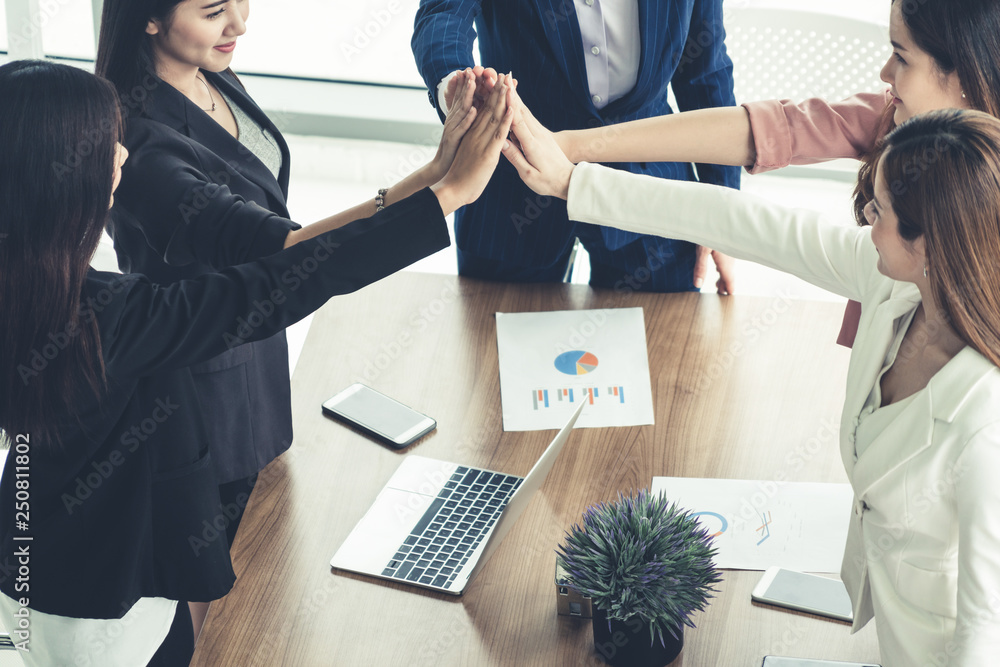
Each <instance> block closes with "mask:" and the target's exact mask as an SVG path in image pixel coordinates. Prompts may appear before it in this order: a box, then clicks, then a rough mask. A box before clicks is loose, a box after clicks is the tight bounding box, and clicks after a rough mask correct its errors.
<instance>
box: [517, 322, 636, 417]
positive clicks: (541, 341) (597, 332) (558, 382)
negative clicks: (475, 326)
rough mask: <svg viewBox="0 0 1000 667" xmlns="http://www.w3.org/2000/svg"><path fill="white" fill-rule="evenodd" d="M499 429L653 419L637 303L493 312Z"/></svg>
mask: <svg viewBox="0 0 1000 667" xmlns="http://www.w3.org/2000/svg"><path fill="white" fill-rule="evenodd" d="M497 348H498V351H499V356H500V393H501V400H502V403H503V418H504V430H506V431H533V430H541V429H549V428H558V427H559V426H560V425H561V422H562V421H565V413H566V412H567V411H568V410H569V409H570V406H575V405H579V404H580V402H584V403H586V404H587V407H586V408H585V409H584V411H583V414H582V415H581V416H580V420H579V422H577V426H580V427H602V426H634V425H639V424H652V423H653V405H652V390H651V387H650V382H649V362H648V359H647V355H646V332H645V324H644V320H643V316H642V309H641V308H619V309H607V310H596V311H595V310H581V311H556V312H549V313H515V314H509V313H497Z"/></svg>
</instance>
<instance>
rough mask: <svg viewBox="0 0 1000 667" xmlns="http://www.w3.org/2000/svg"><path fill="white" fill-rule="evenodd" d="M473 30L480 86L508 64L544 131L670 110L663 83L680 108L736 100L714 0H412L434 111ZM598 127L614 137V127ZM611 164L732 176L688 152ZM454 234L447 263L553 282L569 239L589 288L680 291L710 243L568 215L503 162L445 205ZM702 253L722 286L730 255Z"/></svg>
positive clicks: (708, 178) (698, 279)
mask: <svg viewBox="0 0 1000 667" xmlns="http://www.w3.org/2000/svg"><path fill="white" fill-rule="evenodd" d="M477 35H478V38H479V48H480V54H481V57H482V63H483V64H485V65H487V66H488V68H489V69H486V70H484V69H483V68H482V67H477V68H475V72H476V73H477V74H479V75H480V80H485V83H484V86H485V87H488V86H489V85H490V84H489V81H490V79H492V78H495V73H496V72H497V71H502V72H508V71H510V72H513V73H514V75H515V76H516V77H517V80H518V93H519V95H520V96H521V98H522V99H523V100H524V102H525V104H527V105H528V107H529V108H531V109H532V110H533V112H534V114H535V116H536V117H537V118H538V120H539V121H541V122H542V123H543V124H544V125H545V126H546V127H549V128H550V129H552V130H553V131H556V130H567V129H583V128H591V127H601V126H612V125H614V124H616V123H620V122H623V121H628V120H636V119H640V118H648V117H652V116H659V115H663V114H669V113H672V109H671V108H670V106H669V105H668V103H667V87H668V85H669V86H671V87H672V88H673V92H674V96H675V97H676V99H677V105H678V106H679V107H680V109H681V110H689V109H700V108H706V107H717V106H733V105H734V104H735V99H734V96H733V75H732V61H731V60H730V59H729V57H728V56H727V55H726V49H725V45H724V39H725V31H724V29H723V25H722V0H421V1H420V7H419V9H418V11H417V16H416V20H415V24H414V34H413V39H412V41H411V46H412V48H413V53H414V56H415V58H416V62H417V67H418V68H419V70H420V74H421V76H422V77H423V79H424V81H425V82H426V84H427V87H428V94H429V97H430V100H431V104H433V105H434V107H435V108H436V109H437V111H438V113H439V114H440V116H441V118H442V120H443V119H444V118H445V116H446V114H447V108H448V102H449V98H450V96H451V90H450V87H449V85H448V84H449V82H450V81H451V80H452V77H453V76H454V73H455V72H457V71H459V70H464V69H466V68H468V67H471V66H472V65H473V55H472V48H473V41H474V40H475V39H476V37H477ZM606 137H607V140H608V141H614V129H613V127H608V131H607V134H606ZM609 166H613V167H617V168H620V169H625V170H628V171H631V172H636V173H645V174H651V175H653V176H659V177H662V178H671V179H678V180H689V181H694V180H700V181H702V182H706V183H714V184H717V185H725V186H729V187H732V188H739V179H740V173H739V168H737V167H726V166H718V165H707V164H699V165H697V176H696V174H695V168H694V167H695V166H694V165H691V164H686V163H676V162H660V163H652V162H649V163H646V162H640V163H626V164H614V165H609ZM664 215H669V211H664ZM455 233H456V237H457V238H456V240H457V246H458V270H459V273H460V274H461V275H465V276H471V277H476V278H484V279H490V280H504V281H516V282H556V281H560V280H562V279H563V277H564V276H565V275H566V273H567V267H568V264H569V261H570V255H571V251H572V248H573V242H574V238H579V239H580V241H581V243H583V245H584V247H586V248H587V251H588V252H589V254H590V260H591V279H590V284H591V285H592V286H594V287H606V288H613V289H616V290H618V291H620V292H631V291H656V292H679V291H688V290H693V289H697V288H700V287H701V283H702V281H703V279H704V277H705V276H706V275H707V273H708V270H709V267H710V265H709V260H708V256H709V253H710V252H711V251H709V250H707V249H697V248H696V246H694V245H692V244H690V243H687V242H685V241H676V240H669V239H663V238H659V237H655V236H642V235H638V234H633V233H630V232H624V231H619V230H616V229H611V228H606V227H597V226H593V225H587V224H583V223H576V222H572V221H570V220H569V219H568V218H567V215H566V206H565V202H562V201H560V200H557V199H551V198H546V197H539V196H537V195H535V194H534V193H533V192H531V190H529V189H528V188H527V187H526V186H525V185H524V184H523V183H522V182H521V180H520V179H519V178H518V176H517V173H516V172H515V171H514V169H513V168H512V167H511V166H510V165H509V164H507V163H505V162H503V161H501V164H500V166H499V168H498V169H497V171H496V173H495V174H494V176H493V179H492V180H491V181H490V184H489V186H488V187H487V189H486V192H485V193H484V194H483V196H482V197H480V199H479V201H477V202H476V203H475V204H472V205H470V206H467V207H465V208H464V209H462V210H460V211H459V212H458V213H456V216H455ZM711 256H712V258H713V259H714V260H715V263H716V265H717V267H718V268H719V272H720V275H721V279H720V281H719V283H718V284H717V287H718V288H719V291H720V293H729V292H732V289H733V275H732V260H730V259H729V258H728V257H725V256H723V255H721V254H720V253H711ZM696 258H697V259H698V268H697V270H696V266H695V265H696Z"/></svg>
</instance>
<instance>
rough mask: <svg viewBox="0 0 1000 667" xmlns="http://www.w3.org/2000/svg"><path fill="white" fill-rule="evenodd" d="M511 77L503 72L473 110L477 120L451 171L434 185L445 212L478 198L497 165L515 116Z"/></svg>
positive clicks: (466, 136) (464, 138)
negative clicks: (512, 104) (484, 98)
mask: <svg viewBox="0 0 1000 667" xmlns="http://www.w3.org/2000/svg"><path fill="white" fill-rule="evenodd" d="M508 80H509V77H507V76H504V75H501V76H499V77H498V78H497V82H496V85H495V86H494V87H493V90H492V92H491V93H490V96H489V99H487V101H486V103H485V104H484V105H483V108H482V110H481V111H479V112H478V113H477V112H476V110H475V109H474V108H473V109H470V110H469V113H471V114H475V116H476V120H475V122H474V123H473V124H472V127H471V128H470V129H469V131H468V132H466V133H465V136H464V137H463V138H462V143H461V145H460V146H459V147H458V153H457V155H456V156H455V159H454V161H453V162H452V164H451V168H450V169H449V170H448V173H447V174H446V175H445V177H444V178H443V179H441V181H440V182H439V183H437V184H435V185H433V186H432V187H431V189H432V190H433V191H434V193H435V194H436V195H437V197H438V201H439V202H440V203H441V209H442V210H443V211H444V214H445V215H448V214H449V213H451V212H452V211H454V210H455V209H457V208H459V207H461V206H465V205H466V204H471V203H472V202H474V201H476V199H478V198H479V195H481V194H482V192H483V190H484V189H485V188H486V184H487V183H488V182H489V180H490V177H491V176H492V175H493V171H494V169H496V166H497V162H498V161H499V160H500V151H501V149H502V148H503V145H504V144H505V143H507V134H508V133H509V132H510V125H511V122H512V121H513V119H514V113H513V109H512V108H511V106H510V101H509V95H510V93H511V88H510V84H509V82H508Z"/></svg>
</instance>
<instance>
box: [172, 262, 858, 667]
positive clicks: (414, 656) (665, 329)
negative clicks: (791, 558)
mask: <svg viewBox="0 0 1000 667" xmlns="http://www.w3.org/2000/svg"><path fill="white" fill-rule="evenodd" d="M630 306H641V307H643V309H644V315H645V322H646V337H647V345H648V349H649V366H650V371H651V376H652V387H653V400H654V405H655V413H656V424H655V425H654V426H640V427H631V428H614V429H611V428H609V429H578V430H576V431H575V432H574V433H573V434H572V436H571V439H570V441H569V442H568V443H567V445H566V447H565V449H564V450H563V452H562V453H561V455H560V458H559V459H558V460H557V461H556V464H555V467H554V468H553V470H552V473H551V475H550V476H549V478H548V480H547V481H546V483H545V485H544V486H543V487H542V489H541V491H540V493H539V494H538V495H537V496H536V497H535V498H534V500H533V501H532V502H531V504H530V505H529V506H528V508H527V510H526V512H525V513H524V515H522V517H521V519H520V520H519V522H518V523H517V524H516V525H515V526H514V528H513V530H511V532H510V533H509V534H508V535H507V538H506V540H505V541H504V543H503V545H502V546H501V548H500V549H499V550H498V551H497V552H496V554H495V555H494V557H493V558H492V560H491V561H490V562H489V564H488V566H487V567H486V568H485V569H484V570H483V571H482V572H481V574H480V575H479V577H478V578H477V579H476V580H475V581H474V582H473V583H472V584H471V585H470V587H469V588H468V589H467V590H466V592H465V594H464V595H463V596H461V597H452V596H448V595H442V594H437V593H433V592H430V591H424V590H421V589H416V588H412V587H408V586H402V585H399V584H393V583H388V582H383V581H380V580H375V579H368V578H365V577H362V576H356V575H353V574H345V573H342V572H340V571H333V570H332V569H331V568H330V565H329V561H330V558H331V556H333V554H334V552H335V551H336V550H337V548H338V547H339V546H340V544H341V542H342V541H343V540H344V538H345V537H346V536H347V534H348V532H350V530H351V529H352V527H353V526H354V524H355V523H356V522H357V520H358V519H359V518H361V516H362V515H363V514H364V513H365V511H366V510H367V508H368V506H369V505H370V504H371V502H372V500H373V499H374V498H375V496H376V495H377V493H378V491H379V490H380V489H381V487H382V485H383V484H384V483H385V482H386V480H388V479H389V477H390V476H391V475H392V473H393V471H394V470H395V469H396V467H397V466H398V465H399V463H400V461H402V459H403V457H404V456H405V455H406V454H408V453H411V452H418V453H420V454H421V455H424V456H430V457H434V458H441V459H446V460H452V461H456V462H459V463H468V464H472V465H476V466H480V467H484V468H490V469H494V470H500V471H504V472H508V473H513V474H519V475H524V474H526V473H527V472H528V470H529V469H530V468H531V465H532V464H533V463H534V461H535V459H536V458H537V457H538V456H539V454H540V453H541V452H542V450H543V449H544V448H545V446H546V445H547V444H548V442H549V441H550V439H551V438H552V436H553V435H554V431H538V432H526V433H504V432H503V428H502V421H501V408H500V379H499V370H498V365H497V344H496V324H495V318H494V313H496V312H526V311H546V310H567V309H584V308H606V307H630ZM842 313H843V306H841V305H839V304H836V303H823V302H810V301H790V300H788V299H787V298H785V297H784V296H782V295H776V296H774V297H770V298H762V297H747V296H736V297H729V298H721V297H717V296H715V295H698V294H679V295H662V294H661V295H645V294H619V293H616V292H615V291H613V290H607V291H596V290H591V289H590V288H588V287H585V286H575V285H544V286H540V285H509V284H495V283H486V282H480V281H475V280H470V279H463V278H457V277H454V276H441V275H425V274H413V273H401V274H397V275H396V276H393V277H391V278H389V279H387V280H384V281H382V282H381V283H379V284H376V285H373V286H370V287H368V288H366V289H364V290H362V291H361V292H359V293H357V294H354V295H350V296H346V297H338V298H335V299H333V300H332V301H331V302H330V303H328V304H327V305H326V306H325V307H324V308H323V309H322V310H321V311H319V312H318V313H317V315H316V318H315V320H314V321H313V324H312V328H311V331H310V333H309V336H308V339H307V341H306V344H305V348H304V349H303V352H302V356H301V358H300V360H299V362H298V367H297V369H296V371H295V376H294V378H293V380H292V398H293V406H294V407H293V411H294V423H295V442H294V445H293V446H292V448H291V449H290V450H289V451H288V452H287V453H286V454H285V455H283V456H282V457H281V458H279V459H277V460H276V461H274V462H273V463H271V465H270V466H269V467H268V468H267V469H265V470H264V471H263V472H262V473H261V475H260V481H259V482H258V484H257V487H256V489H255V490H254V492H253V496H252V498H251V499H250V503H249V505H248V508H247V512H246V517H245V519H244V521H243V525H242V527H241V528H240V533H239V536H238V538H237V540H236V544H235V545H234V550H233V560H234V564H235V569H236V573H237V575H238V577H239V578H238V581H237V582H236V586H235V587H234V588H233V590H232V592H231V593H230V594H229V595H228V596H227V597H226V598H224V599H223V600H221V601H218V602H215V603H213V604H212V607H211V611H210V613H209V616H208V620H207V622H206V624H205V627H204V630H203V633H202V636H201V640H200V641H199V644H198V650H197V652H196V654H195V659H194V662H193V663H192V664H193V665H199V666H202V665H204V666H211V667H222V666H226V667H228V666H238V667H257V666H260V667H265V666H266V667H274V666H278V665H288V666H295V667H311V666H312V665H345V666H369V665H375V666H381V665H388V666H395V665H407V666H410V665H428V666H431V665H434V666H436V665H463V666H464V665H475V666H478V665H545V666H548V665H601V664H603V662H602V660H601V659H600V657H599V656H598V655H597V654H596V653H595V651H594V647H593V639H592V632H591V621H590V620H589V619H580V618H572V617H566V616H558V615H557V614H556V594H555V587H554V584H553V570H554V564H555V555H554V552H553V550H554V549H555V547H556V545H557V544H558V543H559V542H560V541H561V540H562V538H563V534H564V531H565V530H566V529H567V528H569V527H570V526H571V525H572V524H573V523H575V522H578V521H579V520H580V517H581V515H582V513H583V511H584V509H585V508H586V507H587V506H588V505H590V504H593V503H596V502H599V501H604V500H609V499H612V498H614V497H615V496H616V494H617V493H618V491H629V490H634V489H638V488H643V487H646V488H648V486H649V484H650V481H651V478H652V477H653V476H654V475H663V476H684V477H721V478H742V479H758V480H774V479H776V478H777V479H782V478H783V477H782V476H785V477H784V478H787V479H793V480H796V481H813V482H843V481H846V477H845V474H844V471H843V468H842V466H841V463H840V459H839V454H838V446H837V431H838V427H837V424H838V422H839V415H840V408H841V405H842V402H843V391H844V390H843V387H844V380H845V376H846V371H847V360H848V352H847V350H845V349H843V348H839V347H837V346H836V345H835V344H834V339H835V338H836V334H837V331H838V327H839V325H840V319H841V315H842ZM355 381H363V382H365V383H367V384H369V385H371V386H373V387H375V388H376V389H379V390H381V391H383V392H385V393H387V394H389V395H391V396H393V397H394V398H396V399H398V400H400V401H402V402H404V403H406V404H408V405H411V406H413V407H415V408H416V409H418V410H421V411H423V412H426V413H427V414H429V415H431V416H433V417H435V418H436V419H437V421H438V427H437V430H436V431H434V432H432V433H431V434H430V435H428V436H427V437H425V438H423V439H422V440H421V441H419V442H417V443H416V444H414V445H412V446H411V447H410V448H408V449H407V450H406V451H404V452H402V453H398V452H394V451H392V450H389V449H387V448H385V447H382V446H380V445H378V444H375V443H374V442H372V441H370V440H369V439H367V438H366V437H364V436H362V435H360V434H358V433H355V432H353V431H352V430H350V429H348V428H346V427H344V426H342V425H340V424H338V423H336V422H333V421H331V420H329V419H327V418H325V417H324V416H323V415H322V414H321V411H320V405H321V403H322V402H323V401H324V400H326V399H327V398H329V397H330V396H332V395H333V394H334V393H336V392H337V391H339V390H340V389H342V388H344V387H345V386H347V385H349V384H350V383H352V382H355ZM759 577H760V573H759V572H740V571H726V572H725V576H724V581H723V582H722V584H721V585H720V593H719V595H718V597H717V598H716V599H715V600H714V601H713V603H712V604H711V606H710V607H709V608H708V610H707V611H706V612H705V613H702V614H699V615H698V616H697V617H696V618H695V622H696V624H697V626H698V627H697V629H695V630H690V629H689V630H688V631H687V632H686V634H685V648H684V652H683V653H682V654H681V657H680V658H678V660H677V662H676V663H675V664H676V665H678V666H680V665H683V666H684V667H715V666H727V667H729V666H738V667H744V666H745V667H758V666H759V665H760V664H761V660H762V658H763V656H764V655H765V654H777V655H790V656H801V657H813V658H826V659H838V660H854V661H858V662H864V661H868V662H877V660H878V649H877V645H876V639H875V632H874V627H873V626H872V625H869V626H868V627H866V628H865V629H864V630H863V631H862V632H861V633H859V634H858V635H856V636H851V635H850V628H849V626H847V625H844V624H841V623H837V622H832V621H825V620H821V619H817V618H813V617H809V616H806V615H802V614H795V613H791V612H786V611H781V610H777V609H773V608H769V607H765V606H759V605H755V604H752V603H751V602H750V590H751V589H752V588H753V585H754V584H755V583H756V581H757V580H758V578H759Z"/></svg>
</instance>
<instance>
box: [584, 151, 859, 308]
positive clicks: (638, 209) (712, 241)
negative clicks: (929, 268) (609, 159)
mask: <svg viewBox="0 0 1000 667" xmlns="http://www.w3.org/2000/svg"><path fill="white" fill-rule="evenodd" d="M567 204H568V210H569V218H570V220H577V221H580V222H589V223H592V224H595V225H603V226H607V227H617V228H618V229H624V230H626V231H630V232H636V233H639V234H652V235H655V236H663V237H666V238H672V239H681V240H684V241H691V242H693V243H697V244H699V245H704V246H708V247H710V248H713V249H715V250H719V251H722V252H724V253H726V254H727V255H732V256H733V257H738V258H740V259H746V260H750V261H752V262H757V263H758V264H763V265H765V266H770V267H772V268H775V269H779V270H781V271H785V272H787V273H791V274H794V275H796V276H798V277H799V278H802V279H803V280H806V281H808V282H810V283H813V284H814V285H818V286H819V287H822V288H824V289H826V290H829V291H831V292H834V293H836V294H840V295H841V296H846V297H849V298H851V299H855V300H857V301H861V300H863V297H864V294H865V292H866V291H867V290H866V288H867V287H868V286H869V285H870V284H871V283H872V278H873V273H877V271H878V269H877V261H878V253H877V252H876V251H875V246H874V245H873V244H872V242H871V238H870V230H871V228H870V227H847V226H844V225H839V224H836V223H833V222H830V221H829V220H827V219H826V218H824V217H823V216H822V215H820V214H819V213H816V212H814V211H808V210H803V209H792V208H786V207H784V206H779V205H777V204H773V203H771V202H768V201H766V200H764V199H760V198H759V197H754V196H752V195H748V194H746V193H743V192H738V191H736V190H731V189H729V188H723V187H719V186H715V185H707V184H704V183H689V182H685V181H671V180H665V179H661V178H655V177H652V176H646V175H641V174H630V173H627V172H623V171H619V170H617V169H610V168H608V167H602V166H600V165H594V164H587V163H580V164H579V165H577V167H576V169H575V170H574V172H573V177H572V179H571V180H570V184H569V197H568V202H567Z"/></svg>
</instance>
